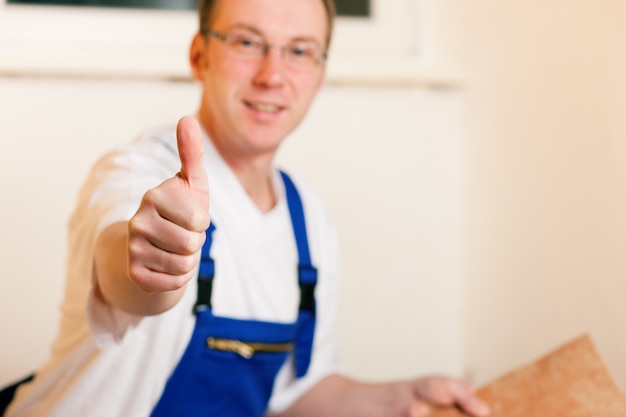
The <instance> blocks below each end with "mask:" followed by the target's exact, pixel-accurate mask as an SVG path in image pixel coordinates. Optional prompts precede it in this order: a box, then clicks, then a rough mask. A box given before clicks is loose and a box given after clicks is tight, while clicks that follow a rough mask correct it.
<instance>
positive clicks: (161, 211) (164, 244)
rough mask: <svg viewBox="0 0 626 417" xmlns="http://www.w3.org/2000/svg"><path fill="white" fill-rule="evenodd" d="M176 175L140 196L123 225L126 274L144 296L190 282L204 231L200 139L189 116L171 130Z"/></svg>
mask: <svg viewBox="0 0 626 417" xmlns="http://www.w3.org/2000/svg"><path fill="white" fill-rule="evenodd" d="M176 136H177V143H178V152H179V154H180V162H181V168H180V171H179V172H178V173H177V174H176V175H175V176H174V177H172V178H170V179H168V180H166V181H165V182H163V183H162V184H161V185H159V186H158V187H156V188H153V189H151V190H149V191H148V192H146V194H145V195H144V197H143V199H142V202H141V205H140V207H139V209H138V210H137V213H136V214H135V215H134V216H133V217H132V219H131V220H130V221H129V223H128V274H129V278H130V280H131V281H132V282H134V283H135V284H137V285H138V286H140V287H141V288H142V289H143V290H144V291H146V292H148V293H154V292H165V291H174V290H178V289H180V288H182V287H184V286H185V285H186V284H187V282H189V280H190V279H192V278H193V277H194V270H195V268H196V266H197V265H198V262H199V259H200V258H199V257H200V251H201V249H202V245H203V243H204V240H205V230H206V229H207V228H208V227H209V224H210V218H209V181H208V178H207V174H206V171H205V169H204V145H203V137H202V134H201V131H200V126H199V125H198V122H197V121H196V120H195V119H194V118H193V117H189V116H187V117H183V118H182V119H181V120H180V121H179V122H178V126H177V130H176Z"/></svg>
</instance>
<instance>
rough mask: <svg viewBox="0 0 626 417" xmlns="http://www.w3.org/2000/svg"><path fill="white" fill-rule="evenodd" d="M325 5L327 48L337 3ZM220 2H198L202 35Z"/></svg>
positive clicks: (332, 1) (199, 25)
mask: <svg viewBox="0 0 626 417" xmlns="http://www.w3.org/2000/svg"><path fill="white" fill-rule="evenodd" d="M322 1H323V3H324V7H325V8H326V16H327V17H328V32H327V33H326V47H327V48H328V46H330V39H331V38H332V34H333V27H334V25H335V16H336V14H337V11H336V9H335V1H334V0H322ZM217 2H218V0H198V18H199V24H198V28H199V31H200V33H202V32H206V31H207V30H208V29H209V27H208V25H210V23H211V21H212V20H213V13H214V12H215V7H216V5H217Z"/></svg>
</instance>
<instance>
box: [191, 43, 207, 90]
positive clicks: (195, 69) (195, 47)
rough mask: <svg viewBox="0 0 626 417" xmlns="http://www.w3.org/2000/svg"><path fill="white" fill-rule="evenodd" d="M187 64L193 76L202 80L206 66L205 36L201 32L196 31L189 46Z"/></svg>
mask: <svg viewBox="0 0 626 417" xmlns="http://www.w3.org/2000/svg"><path fill="white" fill-rule="evenodd" d="M189 64H190V66H191V73H192V75H193V78H194V79H195V80H197V81H204V70H205V69H206V68H207V67H208V57H207V48H206V38H205V37H204V36H203V35H202V34H201V33H196V35H195V36H194V37H193V40H192V41H191V47H190V48H189Z"/></svg>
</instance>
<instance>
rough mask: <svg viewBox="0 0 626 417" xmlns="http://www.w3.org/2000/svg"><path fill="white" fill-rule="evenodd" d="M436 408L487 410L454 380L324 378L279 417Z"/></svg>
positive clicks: (390, 414) (385, 414) (386, 415)
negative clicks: (368, 380)
mask: <svg viewBox="0 0 626 417" xmlns="http://www.w3.org/2000/svg"><path fill="white" fill-rule="evenodd" d="M437 407H457V408H459V409H461V410H463V411H464V412H466V413H467V414H468V415H471V416H487V415H488V414H489V407H488V406H487V404H485V403H483V402H482V401H481V400H480V399H479V398H478V397H476V396H475V395H474V392H473V390H472V388H471V387H470V386H469V385H468V384H467V383H465V382H464V381H462V380H460V379H456V378H450V377H442V376H429V377H424V378H418V379H413V380H407V381H395V382H389V383H382V384H368V383H361V382H357V381H354V380H351V379H349V378H345V377H342V376H338V375H333V376H330V377H327V378H325V379H323V380H322V381H320V382H319V383H318V384H317V385H316V386H314V387H313V388H312V389H311V390H310V391H309V392H307V393H306V394H304V395H303V396H302V397H301V398H300V399H299V400H298V401H296V403H295V404H294V405H293V406H292V407H291V408H290V409H288V410H287V411H286V412H285V413H284V414H283V415H282V416H281V417H314V416H316V417H327V416H328V417H344V416H345V417H407V416H426V415H428V414H430V412H431V411H432V410H433V409H435V408H437Z"/></svg>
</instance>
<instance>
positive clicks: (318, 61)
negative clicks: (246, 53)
mask: <svg viewBox="0 0 626 417" xmlns="http://www.w3.org/2000/svg"><path fill="white" fill-rule="evenodd" d="M200 33H201V34H202V35H204V36H209V37H211V38H214V39H217V40H218V41H220V42H222V43H223V44H224V45H226V41H227V39H228V37H229V35H232V34H230V33H222V32H217V31H214V30H211V29H209V28H205V29H201V30H200ZM251 37H252V38H255V39H254V40H255V41H256V42H258V43H259V44H260V45H261V46H262V47H263V48H262V50H261V51H262V54H261V55H259V56H258V58H261V57H266V56H267V55H268V54H269V52H270V49H272V48H274V49H278V50H279V51H280V52H281V57H283V59H287V62H290V61H289V59H288V58H285V52H286V51H287V48H288V47H289V46H290V45H289V43H288V44H285V45H280V44H275V43H269V42H267V41H266V40H265V38H263V37H262V36H260V35H251ZM251 57H253V55H251ZM327 59H328V51H327V50H323V51H322V52H321V53H320V56H319V57H317V58H316V60H315V62H314V63H315V65H317V66H319V65H322V64H323V63H324V62H326V60H327ZM296 66H297V64H296Z"/></svg>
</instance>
